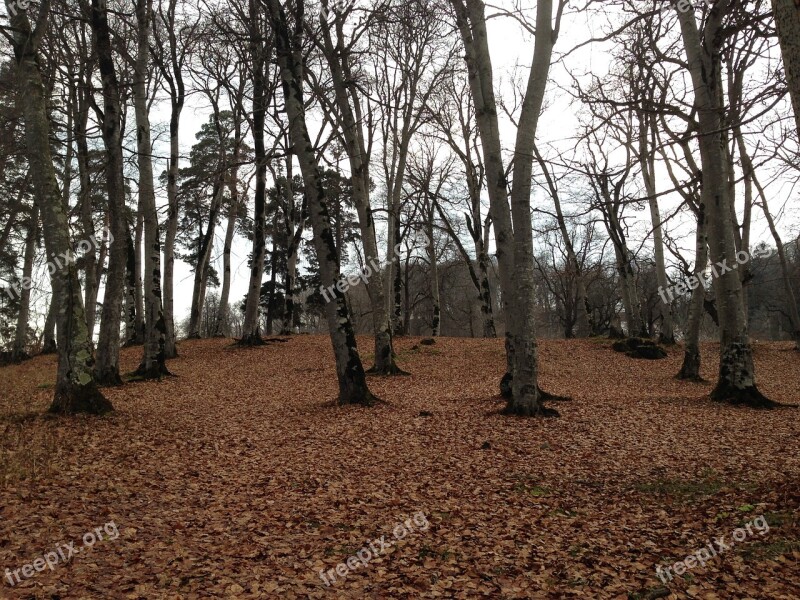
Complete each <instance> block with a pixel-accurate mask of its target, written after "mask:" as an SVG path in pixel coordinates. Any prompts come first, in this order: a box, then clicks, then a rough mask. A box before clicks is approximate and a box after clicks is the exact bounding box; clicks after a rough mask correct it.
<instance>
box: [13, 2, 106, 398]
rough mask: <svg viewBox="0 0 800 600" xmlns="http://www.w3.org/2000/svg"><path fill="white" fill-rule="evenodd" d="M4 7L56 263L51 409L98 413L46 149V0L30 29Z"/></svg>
mask: <svg viewBox="0 0 800 600" xmlns="http://www.w3.org/2000/svg"><path fill="white" fill-rule="evenodd" d="M6 9H7V11H8V14H9V15H10V22H11V26H12V28H13V34H12V36H13V42H12V43H13V47H14V59H15V63H16V68H17V81H18V82H19V86H20V87H19V94H20V96H19V98H20V105H21V106H22V109H23V117H24V119H25V144H26V149H27V153H28V161H29V164H30V167H31V173H32V174H33V184H34V194H35V199H36V203H37V204H38V206H39V210H40V212H41V214H42V222H43V226H44V238H45V247H46V250H47V256H48V258H49V260H50V261H51V262H52V263H53V264H54V265H55V268H51V269H50V271H51V274H50V281H51V284H52V287H53V303H54V305H55V306H56V307H58V308H57V311H58V312H57V320H58V337H59V340H58V350H59V360H58V376H57V378H56V386H55V392H54V395H53V403H52V404H51V406H50V411H51V412H55V413H77V412H88V413H94V414H103V413H106V412H109V411H111V410H113V407H112V406H111V403H110V402H109V401H108V400H106V398H105V397H104V396H103V395H102V394H101V393H100V391H99V390H98V389H97V386H96V384H95V379H94V375H93V372H92V366H93V363H94V360H93V356H92V344H91V340H90V339H89V335H88V329H87V327H86V316H85V314H84V311H83V301H82V297H81V285H80V280H79V279H78V270H77V268H76V266H75V262H74V260H70V258H74V256H72V248H71V241H70V235H69V221H68V217H67V212H66V210H65V208H64V206H63V204H62V199H61V194H60V191H59V188H58V182H57V180H56V173H55V168H54V163H53V157H52V154H51V151H50V120H49V118H48V111H47V103H46V98H45V86H44V82H43V81H42V74H41V71H40V67H39V59H38V56H37V54H38V51H39V44H40V41H41V37H42V35H43V34H44V31H45V30H46V29H47V23H46V20H47V16H48V14H49V10H50V5H49V0H44V2H43V4H42V6H41V8H40V12H39V14H40V15H41V16H40V21H39V22H38V23H37V25H36V28H35V29H34V30H32V28H31V25H30V21H29V20H28V16H27V13H26V12H25V11H20V10H17V9H18V7H17V6H16V5H15V4H14V3H13V2H12V0H6ZM64 257H66V258H64ZM61 260H63V261H64V262H61ZM56 261H58V263H56Z"/></svg>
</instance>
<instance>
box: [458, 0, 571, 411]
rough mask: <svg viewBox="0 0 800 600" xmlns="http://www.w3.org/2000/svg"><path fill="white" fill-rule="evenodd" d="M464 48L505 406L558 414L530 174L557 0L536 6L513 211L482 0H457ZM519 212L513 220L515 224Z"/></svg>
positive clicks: (516, 153) (519, 132)
mask: <svg viewBox="0 0 800 600" xmlns="http://www.w3.org/2000/svg"><path fill="white" fill-rule="evenodd" d="M451 3H452V4H453V7H454V8H455V11H456V17H457V23H458V27H459V30H460V32H461V38H462V40H463V42H464V47H465V58H466V62H467V69H468V73H469V83H470V88H471V90H472V96H473V100H474V102H475V112H476V115H477V121H478V128H479V130H480V135H481V141H482V146H483V150H484V155H485V162H486V175H487V183H488V189H489V201H490V214H491V217H492V221H493V223H494V230H495V241H496V246H497V261H498V265H499V268H500V287H501V291H502V295H501V301H502V303H503V308H504V310H503V313H504V317H505V321H506V361H507V369H508V372H507V374H506V376H504V378H503V380H504V382H508V380H509V379H510V380H511V381H510V383H511V386H510V387H511V397H510V398H509V399H508V404H507V406H506V412H507V413H509V414H515V415H555V414H557V413H556V412H555V411H552V410H551V409H547V408H545V407H544V406H543V405H542V401H543V399H544V398H545V394H543V393H542V391H541V390H540V389H539V386H538V383H537V379H538V364H537V347H536V337H535V318H534V310H533V309H534V307H533V302H532V298H533V292H534V277H533V235H532V229H531V210H530V198H531V175H532V171H533V149H534V141H535V134H536V127H537V124H538V119H539V112H540V110H541V107H542V102H543V99H544V92H545V89H546V85H547V76H548V73H549V67H550V59H551V56H552V50H553V43H554V41H555V32H554V30H553V25H552V9H553V6H552V1H551V0H541V1H540V2H539V3H538V4H537V9H536V36H535V48H534V57H533V65H532V67H531V71H530V76H529V79H528V87H527V90H526V95H525V99H524V101H523V105H522V113H521V115H520V120H519V126H518V129H517V143H516V147H515V151H514V164H513V171H514V181H513V184H512V192H511V204H512V207H511V210H509V206H508V191H507V184H508V182H507V179H506V176H505V173H506V170H505V167H504V165H503V158H502V146H501V143H500V128H499V121H498V115H497V101H496V99H495V94H494V89H493V86H494V81H493V74H492V61H491V54H490V52H489V45H488V36H487V31H486V16H485V12H484V4H483V2H481V0H466V6H465V5H464V3H463V1H462V0H451ZM512 218H513V227H512Z"/></svg>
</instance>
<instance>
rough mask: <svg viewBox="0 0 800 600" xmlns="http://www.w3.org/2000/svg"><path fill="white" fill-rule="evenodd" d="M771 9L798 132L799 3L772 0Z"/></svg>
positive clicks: (799, 87)
mask: <svg viewBox="0 0 800 600" xmlns="http://www.w3.org/2000/svg"><path fill="white" fill-rule="evenodd" d="M772 10H773V11H774V13H775V26H776V27H777V29H778V40H779V41H780V45H781V54H782V55H783V68H784V70H785V71H786V81H787V82H788V84H789V95H790V96H791V98H792V106H793V107H794V119H795V126H796V127H797V131H798V132H800V4H798V3H797V1H796V0H772Z"/></svg>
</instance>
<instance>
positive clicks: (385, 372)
mask: <svg viewBox="0 0 800 600" xmlns="http://www.w3.org/2000/svg"><path fill="white" fill-rule="evenodd" d="M367 374H368V375H379V376H383V377H391V376H393V375H411V373H409V372H407V371H403V369H401V368H400V367H398V366H397V364H396V363H395V362H394V361H392V362H391V363H390V364H389V365H388V366H387V367H385V368H383V369H378V365H377V364H376V365H374V366H373V367H371V368H370V369H367Z"/></svg>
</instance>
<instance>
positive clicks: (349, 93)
mask: <svg viewBox="0 0 800 600" xmlns="http://www.w3.org/2000/svg"><path fill="white" fill-rule="evenodd" d="M336 28H337V33H338V38H337V44H336V47H334V44H333V41H332V39H331V35H330V31H329V30H328V29H327V28H326V27H325V26H323V37H324V48H325V57H326V59H327V62H328V65H329V67H330V69H331V74H332V78H333V86H334V91H335V95H336V105H337V107H338V109H339V113H340V118H341V124H340V127H341V129H342V133H343V135H344V139H345V148H346V150H347V156H348V159H349V162H350V173H351V178H352V185H353V202H354V203H355V205H356V212H357V214H358V224H359V227H360V230H361V240H362V243H363V244H364V265H365V267H364V269H365V272H366V270H367V269H368V270H369V273H370V275H369V277H367V278H366V280H367V290H368V292H369V300H370V305H371V309H372V330H373V334H374V336H375V364H374V366H373V367H372V368H371V369H370V371H369V372H370V373H376V374H378V375H398V374H403V373H404V372H403V371H402V370H401V369H400V368H399V367H398V366H397V363H396V362H395V355H394V349H393V347H392V326H391V313H390V307H389V303H388V302H387V298H386V287H385V285H386V284H385V281H384V272H383V269H382V268H381V266H380V255H379V254H378V242H377V234H376V231H375V219H374V217H373V213H372V204H371V200H370V183H371V179H370V153H369V148H368V147H367V142H366V138H365V136H364V129H363V126H362V123H363V122H364V118H363V114H362V108H361V104H360V102H359V97H358V92H357V88H356V86H355V85H353V83H354V82H355V78H354V77H353V74H352V72H351V66H350V56H349V54H348V53H347V52H346V51H345V48H344V43H343V38H344V28H343V25H342V23H341V22H340V21H337V24H336ZM351 99H352V102H353V103H352V105H351V103H350V102H351ZM390 252H391V251H390ZM387 260H388V261H390V262H391V260H392V257H391V256H389V257H388V259H387ZM387 276H389V277H390V276H391V269H389V270H387Z"/></svg>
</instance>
